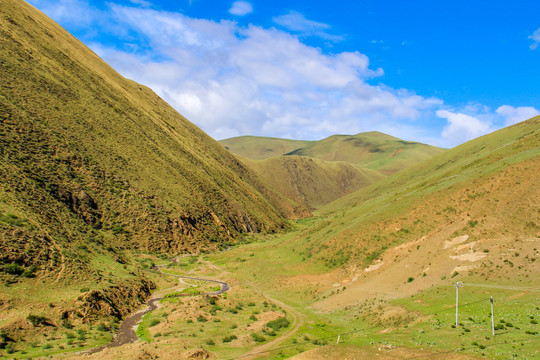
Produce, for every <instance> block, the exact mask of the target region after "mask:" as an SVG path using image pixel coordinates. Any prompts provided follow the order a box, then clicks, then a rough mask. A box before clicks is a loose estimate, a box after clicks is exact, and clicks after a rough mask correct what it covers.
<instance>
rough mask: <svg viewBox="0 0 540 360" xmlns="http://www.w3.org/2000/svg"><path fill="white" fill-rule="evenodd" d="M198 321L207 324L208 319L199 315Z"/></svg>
mask: <svg viewBox="0 0 540 360" xmlns="http://www.w3.org/2000/svg"><path fill="white" fill-rule="evenodd" d="M197 321H198V322H207V321H208V319H206V318H205V317H204V316H202V315H199V317H198V318H197Z"/></svg>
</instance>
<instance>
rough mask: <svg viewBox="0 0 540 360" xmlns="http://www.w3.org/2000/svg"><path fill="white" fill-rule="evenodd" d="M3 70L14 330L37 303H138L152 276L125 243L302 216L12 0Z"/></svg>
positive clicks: (6, 241)
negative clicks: (146, 273) (143, 269)
mask: <svg viewBox="0 0 540 360" xmlns="http://www.w3.org/2000/svg"><path fill="white" fill-rule="evenodd" d="M0 77H1V81H0V177H1V179H2V181H1V182H0V281H1V282H2V284H4V285H5V286H9V288H6V289H5V291H4V290H2V292H1V293H0V309H1V312H2V319H0V330H1V329H8V330H6V331H8V332H10V331H11V332H10V335H9V336H11V337H13V338H17V339H19V338H21V339H24V337H25V336H26V335H25V334H31V333H32V332H33V331H42V330H43V329H41V330H40V329H39V328H40V327H39V326H33V325H32V324H31V322H30V323H29V322H28V321H26V320H25V319H26V318H27V317H28V316H31V315H36V313H40V312H43V313H46V314H49V315H47V318H48V320H47V322H50V323H51V324H54V325H57V324H59V323H61V322H64V323H71V322H74V323H81V322H82V321H83V319H86V320H84V321H87V319H91V318H94V317H99V316H104V317H107V316H113V317H116V318H121V317H122V316H123V315H125V314H127V313H128V312H129V311H130V310H132V309H133V308H135V307H137V306H139V305H140V304H141V303H142V302H143V301H144V299H145V298H146V297H147V296H148V295H149V293H150V290H151V289H152V288H153V287H155V283H154V282H153V281H151V279H150V278H148V276H150V275H144V273H142V272H141V264H140V263H138V262H137V261H135V260H133V258H132V257H131V256H130V254H131V252H133V251H138V250H145V251H154V252H163V253H167V254H178V253H185V252H198V251H200V250H212V249H218V248H221V247H226V246H228V244H229V243H231V242H235V241H237V239H238V238H241V234H245V233H257V232H273V231H275V230H277V229H280V228H282V227H283V226H285V224H286V223H285V219H286V217H288V216H291V217H294V216H299V215H302V214H309V212H308V211H307V210H306V209H305V208H304V207H302V206H299V205H297V204H293V203H291V201H289V200H286V199H284V198H283V197H282V196H281V195H278V194H276V193H274V192H273V191H271V190H269V189H268V188H267V187H266V186H265V185H263V184H262V183H261V181H260V180H259V178H258V176H257V175H255V174H254V173H253V172H252V171H250V170H249V169H247V168H246V167H245V166H244V165H243V164H242V163H240V162H239V161H238V160H237V159H236V158H235V157H234V156H232V155H231V154H230V153H229V152H228V151H227V150H225V149H224V148H223V146H221V145H219V144H218V143H217V142H216V141H214V140H213V139H211V138H210V137H209V136H207V135H206V134H205V133H204V132H202V131H201V130H200V129H198V128H197V127H196V126H194V125H193V124H192V123H190V122H189V121H187V120H186V119H185V118H184V117H182V116H181V115H180V114H178V113H177V112H176V111H175V110H174V109H172V107H170V106H169V105H168V104H167V103H165V102H164V101H163V100H162V99H160V98H159V97H158V96H157V95H156V94H155V93H154V92H152V91H151V90H150V89H148V88H146V87H144V86H142V85H139V84H137V83H135V82H133V81H130V80H128V79H125V78H123V77H122V76H120V75H119V74H118V73H116V72H115V71H114V70H113V69H112V68H111V67H109V66H108V65H107V64H105V63H104V62H103V61H102V60H101V59H100V58H99V57H98V56H96V55H95V54H94V53H93V52H92V51H90V50H89V49H88V48H87V47H86V46H84V45H82V44H81V43H80V42H79V41H78V40H77V39H75V38H74V37H73V36H71V35H70V34H69V33H67V32H66V31H65V30H63V29H62V28H61V27H60V26H58V25H57V24H55V23H54V22H53V21H51V20H50V19H49V18H47V17H46V16H45V15H43V14H42V13H40V12H39V11H37V10H36V9H35V8H33V7H31V6H30V5H28V4H27V3H25V2H23V1H20V0H0ZM4 285H3V286H4ZM26 289H33V290H32V291H29V290H26ZM59 289H63V291H58V290H59ZM79 289H81V290H80V291H79ZM35 294H39V296H35ZM47 304H49V305H50V306H49V307H47ZM31 309H33V310H31ZM31 312H33V313H31ZM44 316H45V315H44ZM2 331H3V330H2ZM2 331H0V333H2V334H3V332H2ZM0 338H2V337H1V336H0ZM2 339H3V338H2ZM1 342H2V340H0V343H1Z"/></svg>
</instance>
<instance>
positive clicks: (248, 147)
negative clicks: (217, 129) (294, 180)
mask: <svg viewBox="0 0 540 360" xmlns="http://www.w3.org/2000/svg"><path fill="white" fill-rule="evenodd" d="M219 142H220V143H221V144H222V145H223V146H225V148H226V149H227V150H230V151H231V152H232V153H233V154H236V155H240V156H243V157H246V158H249V159H255V160H263V159H269V158H272V157H276V156H281V155H285V154H288V153H290V152H293V151H295V150H298V149H300V148H303V147H305V146H308V145H310V144H311V143H313V141H304V140H288V139H279V138H272V137H264V136H238V137H234V138H230V139H224V140H219Z"/></svg>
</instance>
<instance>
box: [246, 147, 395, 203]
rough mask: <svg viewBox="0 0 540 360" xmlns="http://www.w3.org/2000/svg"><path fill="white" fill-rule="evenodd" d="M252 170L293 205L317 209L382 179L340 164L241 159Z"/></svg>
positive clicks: (291, 158)
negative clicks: (299, 204)
mask: <svg viewBox="0 0 540 360" xmlns="http://www.w3.org/2000/svg"><path fill="white" fill-rule="evenodd" d="M242 161H244V162H245V163H246V164H247V165H248V166H249V167H250V168H251V169H253V170H255V172H256V173H258V174H259V175H260V176H261V178H263V179H265V180H267V181H268V182H269V184H270V185H271V186H273V187H274V188H275V189H276V190H278V191H280V192H282V193H283V194H285V195H287V197H289V198H291V199H294V200H295V201H296V202H299V203H303V204H306V205H308V206H309V207H311V208H318V207H321V206H322V205H326V204H328V203H330V202H332V201H334V200H336V199H339V198H340V197H342V196H344V195H347V194H349V193H351V192H353V191H356V190H358V189H361V188H362V187H365V186H368V185H370V184H372V183H374V182H376V181H379V180H381V179H383V178H384V177H385V176H384V175H382V174H381V173H379V172H377V171H374V170H370V169H363V168H360V167H358V166H355V165H352V164H349V163H346V162H342V161H325V160H319V159H314V158H309V157H306V156H296V155H292V156H280V157H273V158H269V159H265V160H250V159H246V158H243V159H242Z"/></svg>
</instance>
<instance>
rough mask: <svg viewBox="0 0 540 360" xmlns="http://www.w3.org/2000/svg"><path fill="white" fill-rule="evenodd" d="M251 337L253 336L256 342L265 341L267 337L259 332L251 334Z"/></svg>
mask: <svg viewBox="0 0 540 360" xmlns="http://www.w3.org/2000/svg"><path fill="white" fill-rule="evenodd" d="M251 337H252V338H253V340H254V341H255V342H263V341H265V340H266V338H265V337H264V336H262V335H259V334H255V333H253V334H251Z"/></svg>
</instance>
